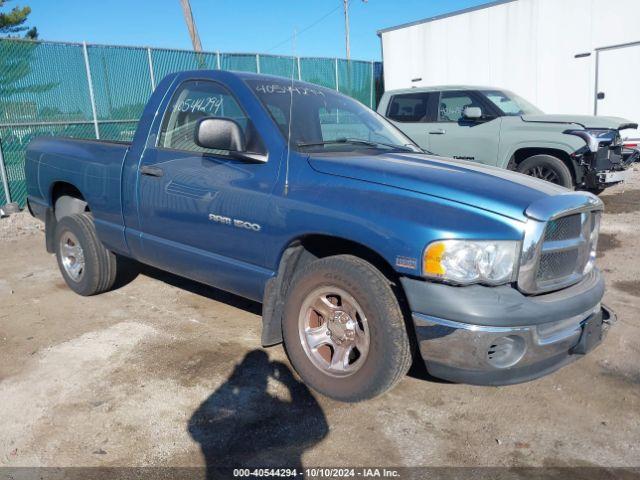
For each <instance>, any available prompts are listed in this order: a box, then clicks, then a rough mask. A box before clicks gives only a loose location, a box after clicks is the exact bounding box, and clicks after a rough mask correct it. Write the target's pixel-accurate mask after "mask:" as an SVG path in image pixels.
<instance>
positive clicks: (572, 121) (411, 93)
mask: <svg viewBox="0 0 640 480" xmlns="http://www.w3.org/2000/svg"><path fill="white" fill-rule="evenodd" d="M378 113H380V114H381V115H384V116H386V117H387V118H388V119H389V120H391V121H392V122H393V123H394V124H395V125H396V126H397V127H398V128H400V129H401V130H402V131H404V133H406V134H407V135H408V136H409V137H411V138H412V139H413V140H414V141H415V142H416V143H417V144H418V145H420V146H421V147H422V148H424V149H425V150H429V151H430V152H433V153H435V154H437V155H443V156H447V157H453V158H456V159H461V160H470V161H475V162H480V163H485V164H488V165H495V166H497V167H502V168H506V169H508V170H513V171H517V172H520V173H524V174H526V175H531V176H533V177H536V178H540V179H543V180H546V181H549V182H552V183H555V184H558V185H562V186H563V187H566V188H572V189H577V190H587V191H590V192H592V193H596V194H598V193H601V192H602V191H603V190H604V189H605V188H606V187H610V186H612V185H616V184H618V183H620V182H622V181H624V179H625V178H626V176H627V174H628V167H629V166H630V165H631V164H632V163H633V162H635V161H637V160H638V159H639V158H640V152H639V151H638V150H637V149H633V150H631V151H630V150H628V149H627V150H625V146H624V145H623V142H622V138H621V136H620V131H621V130H627V129H636V128H638V125H637V124H636V123H634V122H631V121H629V120H625V119H622V118H615V117H596V116H588V115H546V114H544V113H543V112H542V111H540V110H539V109H538V108H536V107H535V106H533V105H532V104H531V103H529V102H528V101H526V100H525V99H523V98H522V97H520V96H518V95H516V94H515V93H512V92H509V91H507V90H503V89H497V88H490V87H472V86H447V87H419V88H410V89H405V90H396V91H389V92H386V93H385V94H384V95H383V96H382V99H381V101H380V104H379V106H378Z"/></svg>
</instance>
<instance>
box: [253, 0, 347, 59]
mask: <svg viewBox="0 0 640 480" xmlns="http://www.w3.org/2000/svg"><path fill="white" fill-rule="evenodd" d="M341 8H343V7H342V5H338V6H337V7H335V8H334V9H332V10H331V11H329V12H327V13H325V14H324V15H323V16H322V17H320V18H318V19H317V20H316V21H314V22H313V23H312V24H310V25H307V26H306V27H304V28H303V29H302V30H300V31H299V32H298V34H297V36H298V37H299V36H300V34H302V33H304V32H306V31H307V30H309V29H311V28H313V27H315V26H316V25H317V24H319V23H320V22H322V21H323V20H325V19H326V18H327V17H329V16H330V15H331V14H333V13H335V12H337V11H338V10H340V9H341ZM294 36H295V35H291V36H289V37H287V38H286V39H285V40H283V41H282V42H280V43H278V44H277V45H274V46H273V47H271V48H270V49H268V50H266V51H265V53H269V52H271V51H273V50H275V49H276V48H278V47H280V46H282V45H284V44H285V43H288V42H289V40H291V39H292V38H293V37H294Z"/></svg>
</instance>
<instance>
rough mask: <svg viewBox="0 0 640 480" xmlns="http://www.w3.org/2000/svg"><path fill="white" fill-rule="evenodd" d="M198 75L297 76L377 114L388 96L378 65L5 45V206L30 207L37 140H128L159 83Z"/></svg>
mask: <svg viewBox="0 0 640 480" xmlns="http://www.w3.org/2000/svg"><path fill="white" fill-rule="evenodd" d="M196 69H219V70H238V71H248V72H256V73H265V74H271V75H278V76H283V77H287V78H288V77H291V75H293V77H294V78H297V79H299V80H303V81H307V82H311V83H315V84H318V85H323V86H325V87H328V88H333V89H336V90H338V91H340V92H342V93H344V94H346V95H350V96H351V97H353V98H355V99H357V100H358V101H360V102H362V103H363V104H365V105H367V106H369V107H372V108H374V107H375V105H376V102H377V100H378V99H379V95H380V94H381V92H382V65H381V64H380V63H379V62H368V61H359V60H352V61H347V60H344V59H339V58H308V57H287V56H278V55H263V54H250V53H221V52H202V53H196V52H193V51H187V50H172V49H158V48H146V47H122V46H111V45H90V44H82V43H62V42H32V41H25V40H18V39H0V176H1V178H2V182H0V205H2V204H3V203H5V202H7V203H9V202H11V201H13V202H18V203H19V204H20V205H21V206H23V205H24V203H25V199H26V194H27V192H26V184H25V179H24V154H25V149H26V146H27V144H28V143H29V142H30V141H31V140H32V139H33V138H34V137H38V136H41V135H60V136H67V137H77V138H100V139H105V140H121V141H130V140H131V139H132V137H133V134H134V132H135V129H136V125H137V122H138V118H139V117H140V115H141V114H142V110H143V108H144V105H145V104H146V102H147V99H148V98H149V96H150V95H151V93H152V92H153V90H154V89H155V86H156V85H157V84H158V82H159V81H160V80H162V78H164V77H165V76H166V75H167V74H169V73H172V72H176V71H180V70H196Z"/></svg>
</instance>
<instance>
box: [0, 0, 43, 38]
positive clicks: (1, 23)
mask: <svg viewBox="0 0 640 480" xmlns="http://www.w3.org/2000/svg"><path fill="white" fill-rule="evenodd" d="M8 1H10V0H0V8H3V7H4V6H5V3H7V2H8ZM30 13H31V8H30V7H19V6H15V7H13V8H12V9H11V11H9V12H7V13H0V35H4V36H7V37H12V36H15V34H17V33H21V32H25V34H24V36H25V38H30V39H32V40H35V39H36V38H38V29H37V28H36V27H31V28H29V27H28V26H26V25H25V23H26V22H27V18H28V17H29V14H30Z"/></svg>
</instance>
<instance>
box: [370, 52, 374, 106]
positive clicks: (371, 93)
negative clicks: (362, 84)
mask: <svg viewBox="0 0 640 480" xmlns="http://www.w3.org/2000/svg"><path fill="white" fill-rule="evenodd" d="M373 88H374V82H373V60H371V86H370V87H369V90H370V91H369V93H370V96H369V107H370V108H373Z"/></svg>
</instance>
